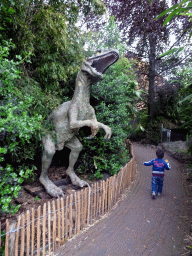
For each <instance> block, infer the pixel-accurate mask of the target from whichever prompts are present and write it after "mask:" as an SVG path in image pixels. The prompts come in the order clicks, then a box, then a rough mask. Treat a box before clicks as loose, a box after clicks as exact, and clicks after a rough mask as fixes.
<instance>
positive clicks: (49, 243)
mask: <svg viewBox="0 0 192 256" xmlns="http://www.w3.org/2000/svg"><path fill="white" fill-rule="evenodd" d="M48 245H49V255H50V253H51V203H50V202H48Z"/></svg>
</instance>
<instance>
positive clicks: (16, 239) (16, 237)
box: [14, 215, 21, 256]
mask: <svg viewBox="0 0 192 256" xmlns="http://www.w3.org/2000/svg"><path fill="white" fill-rule="evenodd" d="M20 222H21V215H19V217H18V218H17V231H16V235H15V254H14V256H18V243H19V233H20Z"/></svg>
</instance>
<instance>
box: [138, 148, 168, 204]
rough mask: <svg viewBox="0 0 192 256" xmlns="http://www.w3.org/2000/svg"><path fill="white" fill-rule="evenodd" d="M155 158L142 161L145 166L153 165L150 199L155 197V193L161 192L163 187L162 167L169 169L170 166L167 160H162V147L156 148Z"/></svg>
mask: <svg viewBox="0 0 192 256" xmlns="http://www.w3.org/2000/svg"><path fill="white" fill-rule="evenodd" d="M156 155H157V158H156V159H153V160H151V161H149V162H145V163H143V164H144V165H146V166H150V165H153V167H152V190H151V193H152V199H155V198H156V195H157V194H158V195H159V196H160V195H161V193H162V188H163V178H164V169H166V170H170V169H171V166H170V164H169V162H168V160H165V161H164V160H163V157H164V151H163V150H162V149H157V151H156Z"/></svg>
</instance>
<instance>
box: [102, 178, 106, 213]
mask: <svg viewBox="0 0 192 256" xmlns="http://www.w3.org/2000/svg"><path fill="white" fill-rule="evenodd" d="M102 187H103V193H102V214H104V213H105V181H104V180H103V181H102Z"/></svg>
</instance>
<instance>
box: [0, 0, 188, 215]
mask: <svg viewBox="0 0 192 256" xmlns="http://www.w3.org/2000/svg"><path fill="white" fill-rule="evenodd" d="M103 2H104V1H103ZM103 2H102V1H99V0H78V1H68V0H65V1H56V0H55V1H53V0H50V1H46V2H45V1H42V0H35V1H34V0H27V1H22V0H18V1H14V0H2V1H0V24H1V25H0V100H1V102H0V212H5V213H9V212H11V213H15V212H16V211H17V210H18V207H19V206H18V207H17V208H15V207H13V206H12V204H11V202H12V199H13V198H15V197H17V196H18V191H19V190H20V189H21V184H22V183H23V181H24V180H25V181H26V180H28V179H33V178H34V177H37V176H38V175H35V174H36V173H37V165H36V160H37V155H41V153H42V145H41V138H42V136H43V134H45V133H47V132H48V130H50V129H51V127H50V124H49V123H48V122H47V121H46V118H47V117H48V115H49V114H50V112H51V111H52V110H53V109H54V108H56V107H57V106H58V105H59V104H61V103H62V102H64V101H66V100H68V99H70V98H71V97H72V95H73V90H74V84H75V78H76V74H77V72H78V71H79V69H80V67H81V63H82V61H83V59H85V58H86V57H87V56H90V55H91V54H92V53H93V52H94V51H95V50H96V49H97V48H105V47H107V48H117V49H119V51H120V55H121V58H120V59H119V61H118V62H117V63H116V64H115V65H113V66H111V67H110V69H109V70H107V72H106V74H105V75H104V79H103V81H101V82H99V83H97V84H95V85H94V86H93V87H92V98H91V103H92V105H93V106H94V108H95V110H96V115H97V119H98V121H100V122H103V123H105V124H107V125H109V126H110V127H111V128H112V131H113V136H112V138H111V140H109V141H103V131H100V132H99V133H98V135H97V136H96V137H95V138H94V139H93V140H88V139H87V138H86V137H87V136H88V133H89V132H90V131H89V129H87V128H83V129H81V131H80V135H79V136H80V139H81V140H82V143H83V146H84V149H83V151H82V153H81V156H80V158H79V161H78V163H77V167H78V168H77V170H78V171H79V173H81V174H85V173H86V174H88V176H89V177H90V178H101V177H102V175H103V173H104V172H108V173H109V174H111V175H113V174H116V173H118V171H119V170H120V168H121V167H122V166H123V165H124V164H125V163H126V162H127V161H128V160H129V155H128V153H127V149H126V145H125V140H126V139H127V138H128V137H131V138H142V139H144V141H145V142H146V143H155V144H157V143H158V142H159V140H160V134H159V129H160V123H165V124H166V125H167V126H168V124H169V122H171V123H174V124H176V125H177V126H178V127H179V126H181V127H185V128H186V129H187V130H188V131H189V132H188V141H189V143H190V137H191V136H192V121H191V120H192V118H191V113H192V107H191V101H192V97H191V95H192V86H191V79H190V78H191V74H192V68H191V64H190V63H191V60H190V59H189V57H188V58H187V60H188V62H187V65H186V66H185V67H183V66H178V68H177V69H176V70H173V69H172V76H171V82H172V83H171V82H169V83H167V85H168V87H169V88H176V90H174V93H173V90H171V92H169V93H167V92H166V93H165V88H164V87H162V90H161V91H160V90H159V91H155V88H154V84H155V83H154V81H155V80H153V81H151V82H150V81H149V80H150V76H151V74H152V75H153V76H154V77H157V76H158V75H159V74H156V73H155V72H157V71H158V70H160V71H161V67H162V66H164V67H166V68H168V67H170V66H173V63H177V65H179V63H182V64H183V62H180V60H181V58H183V56H182V57H181V55H179V54H181V52H182V51H181V50H183V51H184V48H185V47H184V45H182V38H183V37H182V35H181V36H180V40H179V41H178V45H179V43H180V47H181V48H177V49H176V48H174V50H173V49H172V50H171V51H169V52H168V53H167V54H163V50H164V49H166V47H164V46H165V45H164V41H166V40H164V39H166V38H167V37H166V35H167V34H166V33H167V32H166V29H167V28H166V29H165V28H163V22H164V21H165V20H166V17H167V16H165V17H164V16H163V15H162V16H161V17H160V19H161V20H160V21H156V22H155V21H154V18H155V17H156V16H157V15H159V14H160V12H161V11H164V10H165V9H166V5H164V6H162V5H159V8H156V9H154V8H155V5H156V4H157V3H156V2H158V1H155V3H154V4H152V5H149V2H150V1H149V2H148V1H142V6H140V5H138V2H139V1H133V3H132V4H133V6H132V10H131V9H130V11H129V14H130V16H129V17H128V13H127V17H126V16H125V12H122V9H118V8H120V6H121V5H118V8H117V9H115V8H114V9H113V10H116V13H115V12H114V13H113V14H114V16H115V17H116V19H118V21H119V22H120V21H121V18H122V17H123V18H124V20H127V21H130V17H131V15H133V13H131V11H134V10H135V6H137V8H139V6H140V8H141V10H142V15H143V16H142V15H140V18H141V19H142V22H143V23H142V26H140V23H139V24H133V25H134V26H135V27H134V29H133V31H132V32H130V33H126V36H125V33H124V36H123V37H122V33H121V32H122V31H121V30H120V29H119V28H123V29H124V31H126V28H127V27H126V23H124V26H123V27H121V26H122V24H121V26H120V27H119V28H118V26H117V25H119V24H120V23H117V25H116V24H115V17H110V18H109V20H108V21H107V23H106V22H105V23H106V24H105V25H101V24H100V27H99V28H100V29H99V31H98V30H97V29H95V30H94V29H93V28H92V29H89V30H88V31H86V32H85V31H83V32H82V31H80V29H79V28H78V26H77V22H80V21H82V19H83V17H84V16H86V15H88V14H89V15H90V17H96V18H97V19H98V15H101V14H103V13H104V12H105V10H106V7H105V5H104V4H103ZM105 2H106V3H108V4H109V1H105ZM112 2H113V1H111V3H112ZM116 2H118V1H116ZM120 2H121V3H122V4H123V6H124V10H126V8H127V5H126V1H120ZM186 2H187V1H185V3H186ZM113 4H114V5H111V6H108V5H107V8H109V10H110V8H112V7H114V6H115V3H113ZM125 7H126V8H125ZM174 8H175V9H174ZM174 8H172V9H169V11H167V12H166V11H165V12H164V14H165V15H168V14H169V13H170V12H171V11H175V10H177V12H179V10H178V8H179V6H178V5H177V6H176V7H174ZM180 8H184V7H183V6H180ZM188 10H189V8H188V9H187V12H188ZM175 12H176V11H175ZM187 12H186V13H184V14H185V17H184V18H183V19H181V22H182V21H183V23H184V24H185V26H186V24H187V25H188V28H190V20H189V19H190V17H188V16H189V15H187V14H188V13H187ZM119 13H120V14H121V13H123V15H124V16H122V17H120V16H121V15H120V16H119ZM150 13H153V15H152V16H150V17H151V19H150V20H148V19H146V18H145V16H146V15H148V16H149V14H150ZM115 14H116V15H115ZM180 14H182V13H181V12H180ZM184 14H183V15H184ZM173 16H174V15H172V16H171V17H173ZM86 17H88V16H86ZM132 17H133V16H132ZM163 17H164V18H163ZM168 17H170V16H168ZM125 18H126V19H125ZM186 18H187V21H188V22H187V21H186ZM87 20H89V19H88V18H87ZM98 20H99V19H98ZM136 20H138V19H136V17H135V19H132V21H134V22H136ZM167 21H171V18H169V19H168V20H167ZM151 24H152V25H151ZM157 24H158V26H159V30H158V31H157V32H158V34H155V36H156V39H157V38H160V39H161V41H159V40H160V39H159V40H152V39H151V37H152V34H153V30H154V26H156V25H157ZM136 25H137V26H136ZM160 26H162V27H160ZM185 26H183V27H184V28H186V27H185ZM88 27H90V28H91V26H90V24H89V23H88ZM147 27H149V28H150V29H148V30H146V28H147ZM138 29H140V32H139V31H138ZM136 32H138V33H139V34H138V35H137V36H140V37H139V38H140V42H141V41H142V42H143V44H142V46H143V48H142V47H139V45H138V47H137V50H138V49H139V51H136V53H137V56H139V58H141V57H142V56H144V54H145V53H148V54H149V55H148V59H149V63H147V67H148V68H147V71H145V74H144V75H146V77H147V81H148V82H149V84H150V88H152V89H151V91H152V95H151V96H150V97H145V96H146V95H147V96H149V94H150V91H148V88H147V86H148V85H149V84H147V85H146V86H144V87H142V86H141V84H140V83H137V80H138V81H139V79H138V77H137V73H138V65H139V64H138V63H140V62H139V61H140V60H141V59H140V60H139V58H135V60H128V59H127V58H125V57H124V56H125V55H126V52H127V50H129V49H128V48H127V44H128V42H129V43H130V42H132V41H133V40H132V39H133V36H134V35H135V34H134V33H136ZM157 32H156V33H157ZM165 32H166V33H165ZM190 32H191V31H190V30H189V32H187V31H185V33H184V32H183V31H182V34H183V36H186V37H187V36H189V33H190ZM164 33H165V34H166V35H164ZM187 33H188V34H187ZM153 36H154V34H153ZM178 38H179V34H178ZM163 40H164V41H163ZM157 42H158V43H159V46H158V45H157ZM150 43H151V44H150ZM140 46H141V44H140ZM188 46H189V44H188ZM188 46H186V47H188ZM85 49H86V50H85ZM154 49H155V52H153V51H152V50H154ZM141 53H142V54H143V55H141ZM138 54H140V55H138ZM159 54H161V56H160V57H159ZM183 55H185V52H183ZM160 60H161V61H160ZM151 61H153V62H154V63H151ZM148 64H149V65H148ZM153 64H154V66H150V65H153ZM154 67H155V69H154ZM151 69H152V71H153V72H152V73H150V72H151ZM169 74H170V73H169ZM154 77H153V78H154ZM140 88H142V90H139V89H140ZM141 95H142V96H141ZM152 96H153V102H152V103H151V97H152ZM138 102H139V103H141V105H142V106H144V107H143V108H142V109H141V110H138V109H137V108H136V106H137V103H138ZM152 110H153V111H152ZM154 110H155V112H154ZM162 113H163V114H162ZM167 128H168V127H167ZM190 149H191V151H192V148H190ZM39 171H40V170H39Z"/></svg>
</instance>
